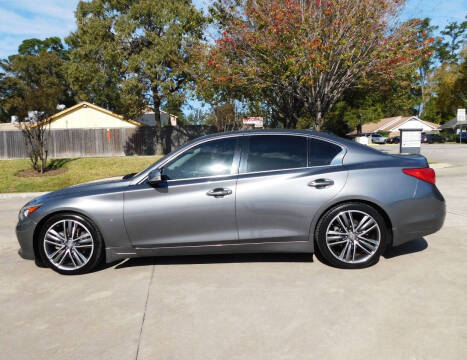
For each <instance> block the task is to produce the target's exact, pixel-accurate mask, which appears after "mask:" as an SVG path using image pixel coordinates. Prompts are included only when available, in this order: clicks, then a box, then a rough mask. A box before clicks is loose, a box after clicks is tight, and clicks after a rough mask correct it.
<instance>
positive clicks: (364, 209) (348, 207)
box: [315, 202, 390, 269]
mask: <svg viewBox="0 0 467 360" xmlns="http://www.w3.org/2000/svg"><path fill="white" fill-rule="evenodd" d="M343 211H355V212H357V213H365V214H367V215H370V216H371V217H372V218H373V219H374V221H375V222H376V224H377V225H378V227H379V234H380V241H379V244H378V246H377V248H376V250H374V253H373V254H372V255H371V256H370V257H369V258H368V259H366V260H365V261H361V262H357V263H349V262H345V261H343V260H340V259H339V258H338V257H337V256H336V255H334V254H333V253H332V252H331V250H330V247H332V244H331V245H329V246H328V244H327V241H326V233H327V230H328V227H329V226H330V223H331V222H332V221H333V219H335V218H336V217H337V215H338V214H339V213H342V212H343ZM362 216H363V215H362ZM354 222H355V221H354ZM355 225H356V224H355ZM375 231H376V230H375ZM389 238H390V233H389V230H388V228H387V225H386V222H385V221H384V218H383V217H382V216H381V214H380V213H379V211H378V210H376V209H375V208H373V207H372V206H370V205H367V204H365V203H360V202H348V203H344V204H340V205H336V206H335V207H333V208H331V209H329V210H328V211H327V212H326V213H325V214H324V215H323V216H322V217H321V219H320V220H319V222H318V224H317V226H316V231H315V241H316V245H317V247H318V250H319V252H320V253H321V255H322V257H323V258H324V259H325V260H326V262H327V264H328V265H331V266H334V267H337V268H342V269H362V268H366V267H369V266H372V265H374V264H376V263H377V262H378V261H379V257H380V255H381V254H383V253H384V251H385V249H386V245H387V243H388V239H389ZM342 240H346V238H345V237H344V238H343V239H342ZM349 241H350V240H349ZM337 246H340V245H337ZM344 246H345V243H344V244H342V247H344ZM353 246H354V247H355V248H357V249H359V248H358V247H357V246H356V245H353ZM333 249H334V247H333ZM338 250H340V249H339V248H338ZM359 250H360V249H359ZM372 252H373V251H372Z"/></svg>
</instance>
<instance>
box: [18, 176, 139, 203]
mask: <svg viewBox="0 0 467 360" xmlns="http://www.w3.org/2000/svg"><path fill="white" fill-rule="evenodd" d="M129 182H130V181H129V180H128V179H127V180H123V179H122V178H121V177H119V178H112V179H106V180H101V181H93V182H88V183H83V184H79V185H73V186H70V187H67V188H63V189H60V190H57V191H52V192H49V193H47V194H44V195H41V196H38V197H36V198H34V199H33V200H31V201H30V202H29V203H28V204H27V205H35V204H42V203H44V202H46V201H48V200H50V199H56V198H69V197H75V196H86V195H94V194H98V193H104V192H108V191H112V190H116V189H118V188H121V187H126V186H128V185H129Z"/></svg>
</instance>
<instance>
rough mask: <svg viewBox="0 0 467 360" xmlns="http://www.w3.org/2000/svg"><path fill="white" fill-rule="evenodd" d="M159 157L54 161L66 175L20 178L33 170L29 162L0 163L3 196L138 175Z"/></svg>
mask: <svg viewBox="0 0 467 360" xmlns="http://www.w3.org/2000/svg"><path fill="white" fill-rule="evenodd" d="M159 158H160V156H129V157H106V158H76V159H61V160H55V162H58V163H60V164H61V165H62V166H63V167H64V168H66V169H68V171H66V172H65V173H62V174H59V175H56V176H43V177H18V176H15V175H16V174H17V173H18V172H20V171H22V170H26V169H29V168H30V162H29V160H0V193H8V192H36V191H53V190H58V189H61V188H63V187H66V186H71V185H76V184H80V183H83V182H87V181H92V180H97V179H103V178H108V177H113V176H119V175H125V174H128V173H133V172H139V171H141V170H143V169H144V168H146V167H147V166H149V165H150V164H152V163H154V162H155V161H156V160H157V159H159Z"/></svg>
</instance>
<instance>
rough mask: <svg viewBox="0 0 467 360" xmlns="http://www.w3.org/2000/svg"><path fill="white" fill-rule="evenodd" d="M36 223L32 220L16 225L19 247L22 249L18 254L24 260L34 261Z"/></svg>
mask: <svg viewBox="0 0 467 360" xmlns="http://www.w3.org/2000/svg"><path fill="white" fill-rule="evenodd" d="M35 228H36V223H35V222H34V221H31V220H29V221H28V220H27V219H26V220H24V221H22V222H18V224H17V225H16V238H17V239H18V242H19V246H20V247H21V248H20V249H19V251H18V254H19V255H20V256H21V257H22V258H23V259H28V260H33V259H34V229H35Z"/></svg>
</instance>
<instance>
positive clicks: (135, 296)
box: [0, 145, 467, 360]
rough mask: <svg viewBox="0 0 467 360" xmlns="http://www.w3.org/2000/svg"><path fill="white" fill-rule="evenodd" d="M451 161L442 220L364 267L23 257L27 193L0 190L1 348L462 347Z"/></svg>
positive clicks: (222, 351) (371, 351)
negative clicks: (88, 265) (21, 220)
mask: <svg viewBox="0 0 467 360" xmlns="http://www.w3.org/2000/svg"><path fill="white" fill-rule="evenodd" d="M435 146H437V145H435ZM456 151H458V150H457V149H456ZM466 156H467V151H465V152H464V157H466ZM433 161H434V160H433ZM452 165H454V166H452V167H448V168H443V169H440V170H438V171H437V174H438V186H439V188H440V190H441V191H442V193H443V194H444V195H445V197H446V200H447V203H448V214H447V218H446V223H445V226H444V228H443V229H442V230H441V231H439V232H438V233H436V234H434V235H431V236H427V237H426V238H425V239H419V240H416V241H413V242H411V243H408V244H406V245H404V246H402V247H399V248H396V249H393V250H392V251H391V252H390V253H389V254H388V255H387V256H386V257H385V258H382V259H381V261H380V262H379V263H378V264H377V265H376V266H373V267H371V268H369V269H365V270H356V271H344V270H339V269H334V268H331V267H328V266H326V265H323V264H322V263H321V262H320V261H319V260H318V259H316V258H312V257H311V256H308V255H229V256H200V257H176V258H150V259H138V260H130V261H126V262H123V263H120V264H113V265H112V266H108V267H105V268H102V269H100V270H99V271H96V272H94V273H92V274H88V275H83V276H74V277H69V276H68V277H67V276H61V275H58V274H56V273H54V272H53V271H50V270H49V269H44V268H37V267H36V266H35V265H34V262H31V261H26V260H22V259H21V258H19V256H18V255H17V250H18V245H17V242H16V239H15V236H14V226H15V223H16V216H17V211H18V209H19V208H20V206H21V205H22V204H23V203H25V202H26V201H27V199H17V198H13V199H3V200H0V219H1V224H0V324H1V326H0V354H1V357H2V358H4V359H32V358H34V359H97V358H99V359H255V360H256V359H342V358H345V359H462V358H466V357H467V300H466V298H467V262H466V254H467V230H466V223H467V191H466V190H467V166H464V164H463V163H462V162H458V163H454V164H452Z"/></svg>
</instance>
